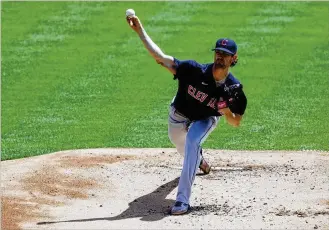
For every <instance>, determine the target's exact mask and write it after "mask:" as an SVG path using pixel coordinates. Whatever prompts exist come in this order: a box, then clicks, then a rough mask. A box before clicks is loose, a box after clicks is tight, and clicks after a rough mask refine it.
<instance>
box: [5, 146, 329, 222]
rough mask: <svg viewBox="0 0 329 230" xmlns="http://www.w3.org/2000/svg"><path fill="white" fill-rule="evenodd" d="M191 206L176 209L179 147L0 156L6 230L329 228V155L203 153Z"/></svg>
mask: <svg viewBox="0 0 329 230" xmlns="http://www.w3.org/2000/svg"><path fill="white" fill-rule="evenodd" d="M204 155H205V157H206V158H207V159H209V162H210V163H211V165H212V167H213V170H212V172H211V173H210V174H209V175H205V176H202V175H198V176H197V177H196V180H195V184H194V187H193V190H192V199H191V205H192V209H191V212H190V213H189V214H187V215H184V216H180V217H177V216H170V215H168V214H167V212H168V209H169V208H170V206H171V205H172V204H173V202H174V200H175V195H176V191H177V184H178V179H179V176H180V171H181V165H182V160H183V159H182V156H181V155H179V154H177V153H176V151H175V149H86V150H72V151H64V152H57V153H53V154H47V155H42V156H37V157H31V158H25V159H19V160H12V161H4V162H1V169H2V170H1V179H2V180H1V189H2V191H3V193H2V198H1V199H2V222H1V226H2V229H31V228H33V229H109V228H117V229H119V228H120V229H131V228H134V229H146V228H148V229H149V228H153V229H161V228H170V229H182V228H189V229H191V228H226V229H227V228H231V229H241V228H249V229H260V228H265V229H269V228H270V229H278V228H280V229H282V228H287V229H292V228H294V229H296V228H301V229H328V228H329V153H328V152H315V151H305V152H304V151H303V152H277V151H258V152H251V151H221V150H206V151H205V153H204Z"/></svg>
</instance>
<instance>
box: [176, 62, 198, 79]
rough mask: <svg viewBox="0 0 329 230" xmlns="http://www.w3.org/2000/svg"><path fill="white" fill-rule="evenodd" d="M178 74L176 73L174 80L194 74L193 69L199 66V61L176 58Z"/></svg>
mask: <svg viewBox="0 0 329 230" xmlns="http://www.w3.org/2000/svg"><path fill="white" fill-rule="evenodd" d="M174 63H175V68H176V74H174V80H176V79H179V80H182V79H184V78H187V77H189V76H190V75H192V74H193V69H195V68H197V66H198V63H197V62H196V61H194V60H183V61H181V60H178V59H176V58H174Z"/></svg>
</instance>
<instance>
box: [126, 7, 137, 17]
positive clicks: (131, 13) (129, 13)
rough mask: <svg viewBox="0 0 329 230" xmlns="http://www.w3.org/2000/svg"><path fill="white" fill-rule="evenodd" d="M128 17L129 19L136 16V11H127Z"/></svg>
mask: <svg viewBox="0 0 329 230" xmlns="http://www.w3.org/2000/svg"><path fill="white" fill-rule="evenodd" d="M126 16H127V17H131V16H135V11H134V10H133V9H128V10H126Z"/></svg>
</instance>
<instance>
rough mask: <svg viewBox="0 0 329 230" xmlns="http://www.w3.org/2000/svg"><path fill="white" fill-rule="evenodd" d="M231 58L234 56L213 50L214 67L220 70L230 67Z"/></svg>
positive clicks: (232, 59)
mask: <svg viewBox="0 0 329 230" xmlns="http://www.w3.org/2000/svg"><path fill="white" fill-rule="evenodd" d="M233 56H234V55H232V54H229V53H226V52H225V51H222V50H215V54H214V64H215V67H216V68H222V69H225V68H227V67H230V66H231V64H232V63H233V61H234V58H233Z"/></svg>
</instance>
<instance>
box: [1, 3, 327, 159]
mask: <svg viewBox="0 0 329 230" xmlns="http://www.w3.org/2000/svg"><path fill="white" fill-rule="evenodd" d="M127 8H134V9H135V11H136V12H137V14H138V15H139V17H140V19H141V20H142V22H143V25H144V27H145V28H146V30H147V32H148V33H149V35H150V36H151V38H152V39H153V40H154V41H155V42H156V43H157V44H158V45H159V46H160V47H161V48H162V49H163V50H164V51H165V52H166V53H167V54H170V55H172V56H175V57H177V58H179V59H195V60H197V61H198V62H211V61H212V58H213V54H212V53H211V52H210V49H211V48H212V46H213V45H214V43H215V41H216V40H217V38H219V37H231V38H233V39H234V40H235V41H236V42H237V44H238V46H239V64H238V65H237V66H236V67H234V68H233V69H232V72H233V74H235V75H236V76H237V78H238V79H240V80H241V82H242V83H243V84H244V87H245V92H246V94H247V97H248V108H247V111H246V114H245V116H244V119H243V123H242V125H241V127H240V128H238V129H236V128H233V127H231V126H229V125H227V124H226V122H225V121H224V119H223V120H221V122H220V124H219V126H218V128H217V129H216V130H215V131H214V132H213V133H212V134H211V135H210V136H209V138H208V140H207V141H206V142H205V144H204V147H205V148H220V149H250V150H259V149H262V150H265V149H271V150H274V149H277V150H302V149H317V150H326V151H328V150H329V125H328V120H329V116H328V114H329V106H328V98H329V91H328V86H329V84H328V83H329V82H328V80H329V79H328V64H329V63H328V60H329V53H328V41H329V38H328V31H329V28H328V27H329V26H328V25H329V22H328V20H327V19H328V3H326V2H2V12H1V13H2V16H1V17H2V18H1V22H2V24H1V27H2V33H1V34H2V37H1V42H2V43H1V47H2V53H1V55H2V66H1V68H2V74H1V86H2V88H1V103H2V108H1V114H2V121H1V135H2V140H1V144H2V149H1V151H2V152H1V153H2V160H7V159H15V158H20V157H27V156H34V155H40V154H45V153H51V152H53V151H58V150H66V149H75V148H97V147H173V146H172V145H171V143H170V142H169V139H168V137H167V112H168V105H169V103H170V101H171V99H172V97H173V96H174V95H175V92H176V89H177V82H175V81H173V80H172V76H171V75H170V73H169V72H168V71H167V70H165V69H163V68H162V67H160V66H159V65H157V64H156V63H155V61H154V60H153V59H152V58H151V57H150V55H149V54H148V53H147V51H146V50H145V49H144V47H143V45H142V43H141V42H140V41H139V38H138V37H137V35H136V34H135V33H134V32H133V31H132V30H131V29H130V28H129V27H128V25H127V24H126V21H125V19H124V13H125V10H126V9H127Z"/></svg>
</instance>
